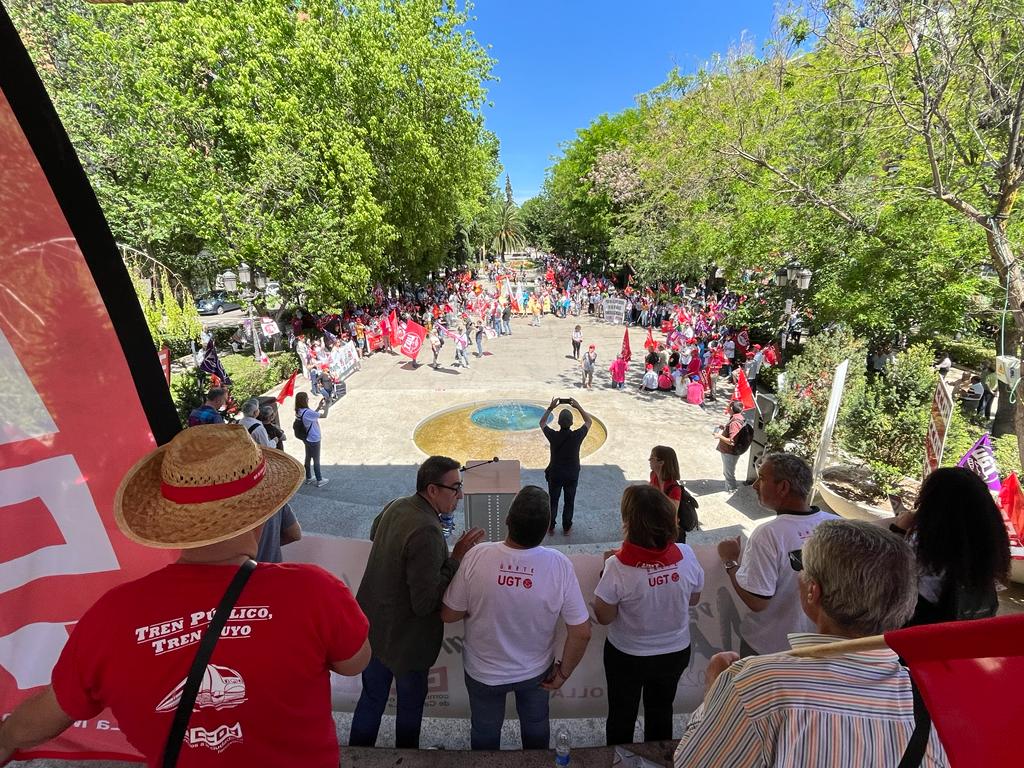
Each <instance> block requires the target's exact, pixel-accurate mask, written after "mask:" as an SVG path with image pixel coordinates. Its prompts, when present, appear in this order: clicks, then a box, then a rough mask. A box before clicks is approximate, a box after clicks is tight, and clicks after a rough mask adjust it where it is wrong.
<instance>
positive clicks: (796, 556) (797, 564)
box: [789, 549, 804, 571]
mask: <svg viewBox="0 0 1024 768" xmlns="http://www.w3.org/2000/svg"><path fill="white" fill-rule="evenodd" d="M789 567H790V568H792V569H793V570H794V571H802V570H803V569H804V553H803V550H800V549H794V550H793V551H792V552H790V553H789Z"/></svg>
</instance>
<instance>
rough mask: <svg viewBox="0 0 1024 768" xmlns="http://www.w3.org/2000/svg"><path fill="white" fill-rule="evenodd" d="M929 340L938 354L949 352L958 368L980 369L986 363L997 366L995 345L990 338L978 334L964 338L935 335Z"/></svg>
mask: <svg viewBox="0 0 1024 768" xmlns="http://www.w3.org/2000/svg"><path fill="white" fill-rule="evenodd" d="M927 342H928V344H930V345H931V347H932V348H933V349H934V350H935V353H936V354H941V353H943V352H945V353H947V354H948V355H949V357H950V359H951V360H952V361H953V364H954V365H956V366H957V367H958V368H961V369H963V368H967V369H970V370H974V371H980V370H981V369H982V368H984V367H985V366H986V365H991V366H992V367H993V368H994V367H995V361H996V350H995V345H994V344H993V343H992V341H991V340H989V339H984V338H981V337H977V336H972V337H968V338H964V339H953V338H951V337H948V336H935V337H933V338H930V339H928V340H927Z"/></svg>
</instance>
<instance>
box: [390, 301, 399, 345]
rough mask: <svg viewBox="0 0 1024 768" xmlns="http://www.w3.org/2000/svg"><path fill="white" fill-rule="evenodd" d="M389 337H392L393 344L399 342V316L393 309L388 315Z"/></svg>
mask: <svg viewBox="0 0 1024 768" xmlns="http://www.w3.org/2000/svg"><path fill="white" fill-rule="evenodd" d="M388 338H390V339H391V344H392V346H394V345H395V344H397V343H398V316H397V315H396V314H395V310H393V309H392V310H391V314H390V315H388Z"/></svg>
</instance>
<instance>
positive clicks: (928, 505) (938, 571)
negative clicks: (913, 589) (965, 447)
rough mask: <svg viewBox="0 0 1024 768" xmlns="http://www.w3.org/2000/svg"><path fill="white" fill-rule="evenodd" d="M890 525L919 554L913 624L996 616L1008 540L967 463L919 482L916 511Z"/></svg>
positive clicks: (1006, 569)
mask: <svg viewBox="0 0 1024 768" xmlns="http://www.w3.org/2000/svg"><path fill="white" fill-rule="evenodd" d="M889 529H890V530H892V531H894V532H896V533H900V534H907V535H908V537H909V541H910V543H911V545H912V546H913V548H914V551H915V553H916V556H917V567H918V600H917V609H916V610H915V611H914V616H913V618H911V620H910V624H912V625H913V624H933V623H936V622H941V621H957V620H960V619H982V618H987V617H989V616H995V614H996V610H997V609H998V607H999V603H998V599H997V598H996V582H997V581H1002V582H1005V581H1006V579H1007V577H1008V576H1009V572H1010V540H1009V537H1008V536H1007V534H1006V526H1005V525H1004V523H1003V517H1002V515H1001V514H1000V512H999V508H998V507H996V504H995V502H994V501H993V500H992V494H991V492H990V491H989V489H988V486H987V485H986V484H985V481H983V480H982V479H981V478H980V477H978V476H977V475H976V474H974V473H973V472H971V471H970V470H968V469H965V468H963V467H943V468H941V469H937V470H935V471H934V472H932V473H931V474H930V475H928V477H927V478H926V479H925V481H924V482H923V483H922V484H921V490H920V492H919V493H918V495H917V502H916V503H915V504H914V509H913V510H907V509H904V510H903V511H902V512H901V513H900V514H899V516H898V517H897V518H896V522H895V523H893V524H892V525H890V526H889Z"/></svg>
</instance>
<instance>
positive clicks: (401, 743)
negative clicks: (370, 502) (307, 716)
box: [348, 456, 484, 749]
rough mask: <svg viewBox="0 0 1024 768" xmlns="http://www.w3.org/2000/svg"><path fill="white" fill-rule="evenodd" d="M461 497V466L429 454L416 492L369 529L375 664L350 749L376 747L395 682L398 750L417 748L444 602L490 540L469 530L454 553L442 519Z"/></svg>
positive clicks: (362, 595)
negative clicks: (468, 558)
mask: <svg viewBox="0 0 1024 768" xmlns="http://www.w3.org/2000/svg"><path fill="white" fill-rule="evenodd" d="M461 498H462V481H461V479H460V477H459V462H457V461H455V460H454V459H450V458H448V457H447V456H431V457H430V458H428V459H427V460H426V461H424V462H423V463H422V464H421V465H420V468H419V470H418V471H417V472H416V493H415V494H414V495H412V496H407V497H404V498H400V499H395V500H394V501H392V502H391V503H390V504H388V505H387V506H386V507H385V508H384V510H383V511H382V512H381V513H380V514H379V515H377V518H376V519H375V520H374V521H373V525H372V526H371V527H370V539H371V540H372V541H373V548H372V549H371V550H370V558H369V560H368V561H367V564H366V572H365V573H364V574H363V580H362V581H361V582H360V584H359V594H358V599H359V604H360V605H361V606H362V608H363V610H364V611H366V615H367V616H368V617H369V619H370V641H371V645H372V646H373V658H372V659H371V660H370V663H369V664H368V665H367V667H366V670H365V671H364V672H363V691H362V693H361V694H360V696H359V703H358V704H357V705H356V710H355V713H354V714H353V715H352V731H351V733H350V736H349V742H348V743H349V746H353V747H372V746H374V745H375V744H376V742H377V733H378V731H379V730H380V719H381V716H382V715H383V714H384V708H385V707H386V706H387V703H388V696H389V694H390V692H391V683H392V681H394V683H395V690H396V693H397V695H398V712H397V717H396V720H395V746H396V747H398V748H399V749H416V748H418V747H419V743H420V725H421V723H422V721H423V705H424V702H425V701H426V698H427V676H428V673H429V671H430V667H431V666H432V665H433V664H434V662H435V661H437V654H438V653H439V652H440V650H441V640H442V637H443V635H444V626H443V625H442V623H441V598H442V596H443V595H444V591H445V589H447V588H448V584H449V583H450V582H451V580H452V577H453V576H454V575H455V572H456V570H458V568H459V563H460V562H461V561H462V558H463V557H464V556H465V554H466V553H467V552H468V551H469V550H470V549H471V548H472V547H473V546H474V545H475V544H477V543H478V542H479V541H481V540H482V539H483V537H484V531H483V530H482V529H481V528H471V529H470V530H468V531H466V532H465V533H464V534H463V535H462V537H461V538H460V539H459V540H458V541H457V542H456V543H455V546H454V547H453V548H452V551H451V554H450V555H449V553H448V542H447V541H445V538H444V535H443V534H442V532H441V521H440V518H439V516H440V515H450V514H452V513H453V512H454V511H455V508H456V507H457V506H458V504H459V500H460V499H461Z"/></svg>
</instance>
